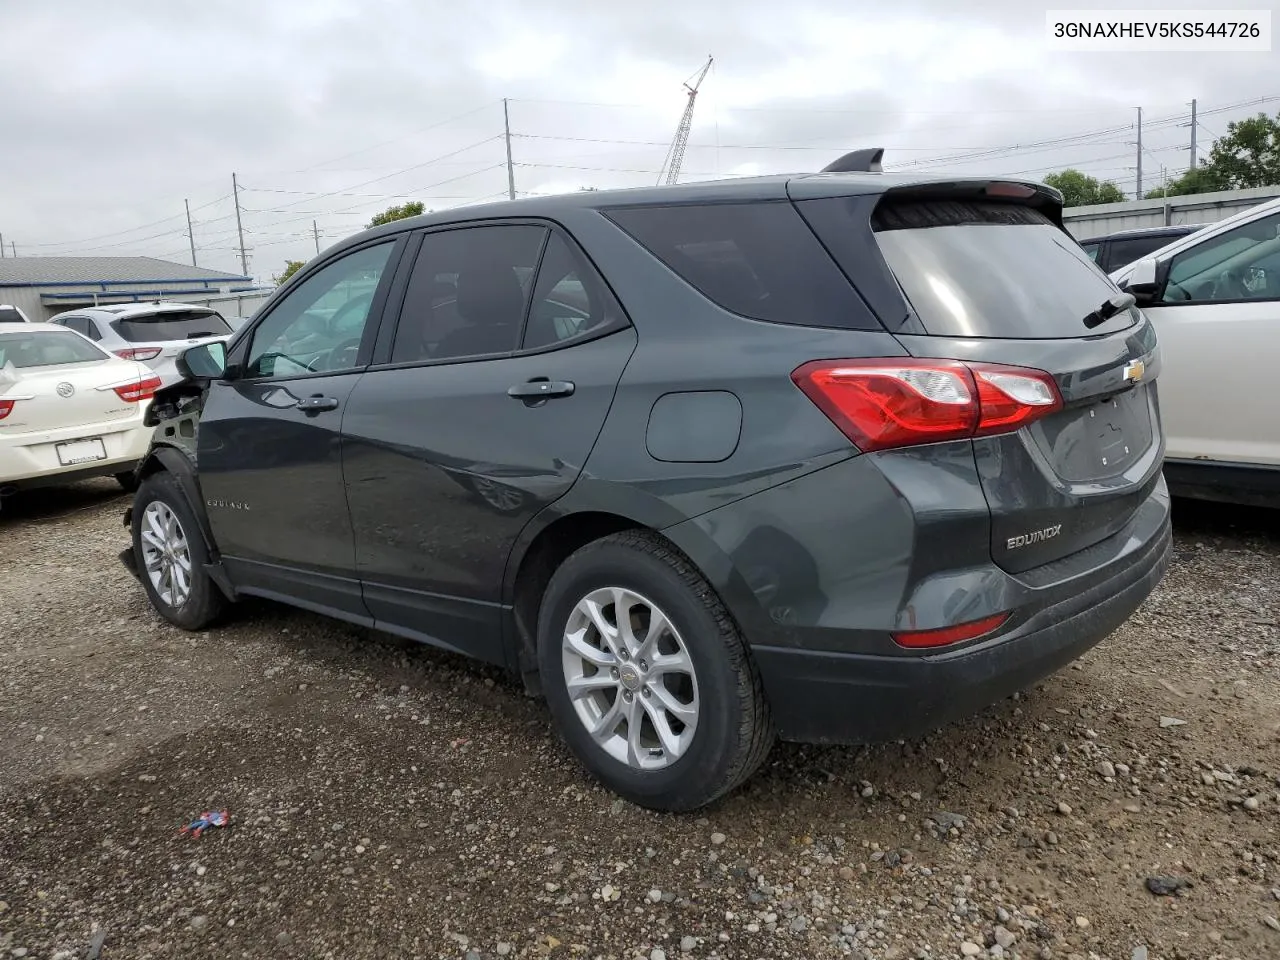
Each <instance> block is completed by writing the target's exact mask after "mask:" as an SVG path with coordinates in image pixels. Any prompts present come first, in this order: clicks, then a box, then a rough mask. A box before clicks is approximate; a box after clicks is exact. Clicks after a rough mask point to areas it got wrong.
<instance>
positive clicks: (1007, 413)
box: [791, 357, 1062, 452]
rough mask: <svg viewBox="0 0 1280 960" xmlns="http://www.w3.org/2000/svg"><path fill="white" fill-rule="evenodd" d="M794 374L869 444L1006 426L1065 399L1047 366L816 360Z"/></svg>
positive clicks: (858, 441)
mask: <svg viewBox="0 0 1280 960" xmlns="http://www.w3.org/2000/svg"><path fill="white" fill-rule="evenodd" d="M791 379H792V380H793V381H795V384H796V386H798V387H799V388H800V389H801V390H802V391H804V393H805V395H806V396H807V397H808V398H809V399H810V400H812V401H813V402H814V403H815V404H816V405H817V406H818V408H819V409H820V410H822V412H823V413H825V414H826V415H827V417H828V418H830V420H831V421H832V422H833V423H834V424H835V425H836V426H837V427H839V428H840V430H841V431H842V432H843V433H844V434H845V436H847V437H848V438H849V439H850V440H851V441H853V443H854V444H855V445H856V446H857V447H858V448H859V449H860V450H862V451H864V452H870V451H873V450H887V449H891V448H895V447H909V446H915V445H917V444H922V443H937V442H940V441H943V440H963V439H970V438H973V437H979V436H988V435H990V434H996V433H1009V432H1012V431H1014V430H1017V429H1019V428H1021V427H1025V426H1026V425H1027V424H1029V423H1032V422H1034V421H1035V420H1038V419H1040V418H1041V417H1043V416H1046V415H1047V414H1050V413H1052V412H1054V411H1055V410H1059V409H1061V407H1062V397H1061V395H1060V394H1059V393H1058V388H1057V385H1056V384H1055V383H1054V381H1053V377H1051V376H1050V375H1049V374H1047V373H1045V372H1044V371H1042V370H1033V369H1030V368H1026V367H1009V366H1001V365H997V364H987V363H961V362H960V361H958V360H926V359H916V358H913V357H904V358H893V359H875V360H815V361H813V362H812V363H806V364H805V365H804V366H802V367H799V368H798V369H797V370H796V371H795V372H794V373H792V374H791Z"/></svg>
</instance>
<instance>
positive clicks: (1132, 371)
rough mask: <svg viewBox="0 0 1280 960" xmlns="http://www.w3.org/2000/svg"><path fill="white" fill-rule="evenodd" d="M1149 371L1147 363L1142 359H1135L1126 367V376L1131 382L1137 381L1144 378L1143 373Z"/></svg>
mask: <svg viewBox="0 0 1280 960" xmlns="http://www.w3.org/2000/svg"><path fill="white" fill-rule="evenodd" d="M1146 372H1147V365H1146V364H1145V363H1143V362H1142V361H1141V360H1133V361H1131V362H1129V363H1127V364H1125V367H1124V378H1125V379H1126V380H1128V381H1129V382H1130V383H1137V382H1138V381H1139V380H1141V379H1142V375H1143V374H1144V373H1146Z"/></svg>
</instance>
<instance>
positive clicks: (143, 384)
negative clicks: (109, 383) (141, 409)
mask: <svg viewBox="0 0 1280 960" xmlns="http://www.w3.org/2000/svg"><path fill="white" fill-rule="evenodd" d="M161 383H162V381H161V380H160V378H159V377H143V378H142V379H141V380H138V381H137V382H136V383H125V384H121V385H120V386H118V387H112V388H111V389H113V390H115V392H116V395H117V396H118V397H119V398H120V399H121V400H124V401H125V402H127V403H140V402H142V401H143V400H150V399H151V398H152V397H154V396H155V395H156V391H157V390H159V389H160V386H161Z"/></svg>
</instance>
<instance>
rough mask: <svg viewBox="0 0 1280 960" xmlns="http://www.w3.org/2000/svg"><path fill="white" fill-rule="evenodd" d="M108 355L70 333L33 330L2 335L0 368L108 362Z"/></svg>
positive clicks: (0, 335)
mask: <svg viewBox="0 0 1280 960" xmlns="http://www.w3.org/2000/svg"><path fill="white" fill-rule="evenodd" d="M106 359H107V355H106V354H105V353H103V352H102V351H101V350H99V349H98V348H97V347H95V346H94V345H93V344H92V343H90V342H89V341H88V340H86V339H85V338H84V337H82V336H80V334H78V333H72V332H71V331H70V330H68V331H67V332H66V333H63V332H62V331H60V330H33V331H31V332H30V333H0V369H3V368H4V367H6V366H8V365H9V364H13V365H14V366H15V367H54V366H58V365H59V364H63V363H85V362H87V361H91V360H106Z"/></svg>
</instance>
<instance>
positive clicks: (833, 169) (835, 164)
mask: <svg viewBox="0 0 1280 960" xmlns="http://www.w3.org/2000/svg"><path fill="white" fill-rule="evenodd" d="M883 157H884V147H867V148H866V149H865V150H854V151H853V152H851V153H846V154H845V155H844V156H843V157H841V158H840V159H839V160H833V161H832V162H831V163H829V164H827V165H826V166H825V167H823V168H822V172H823V173H882V172H883V171H882V170H881V168H880V160H881V159H882V158H883Z"/></svg>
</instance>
